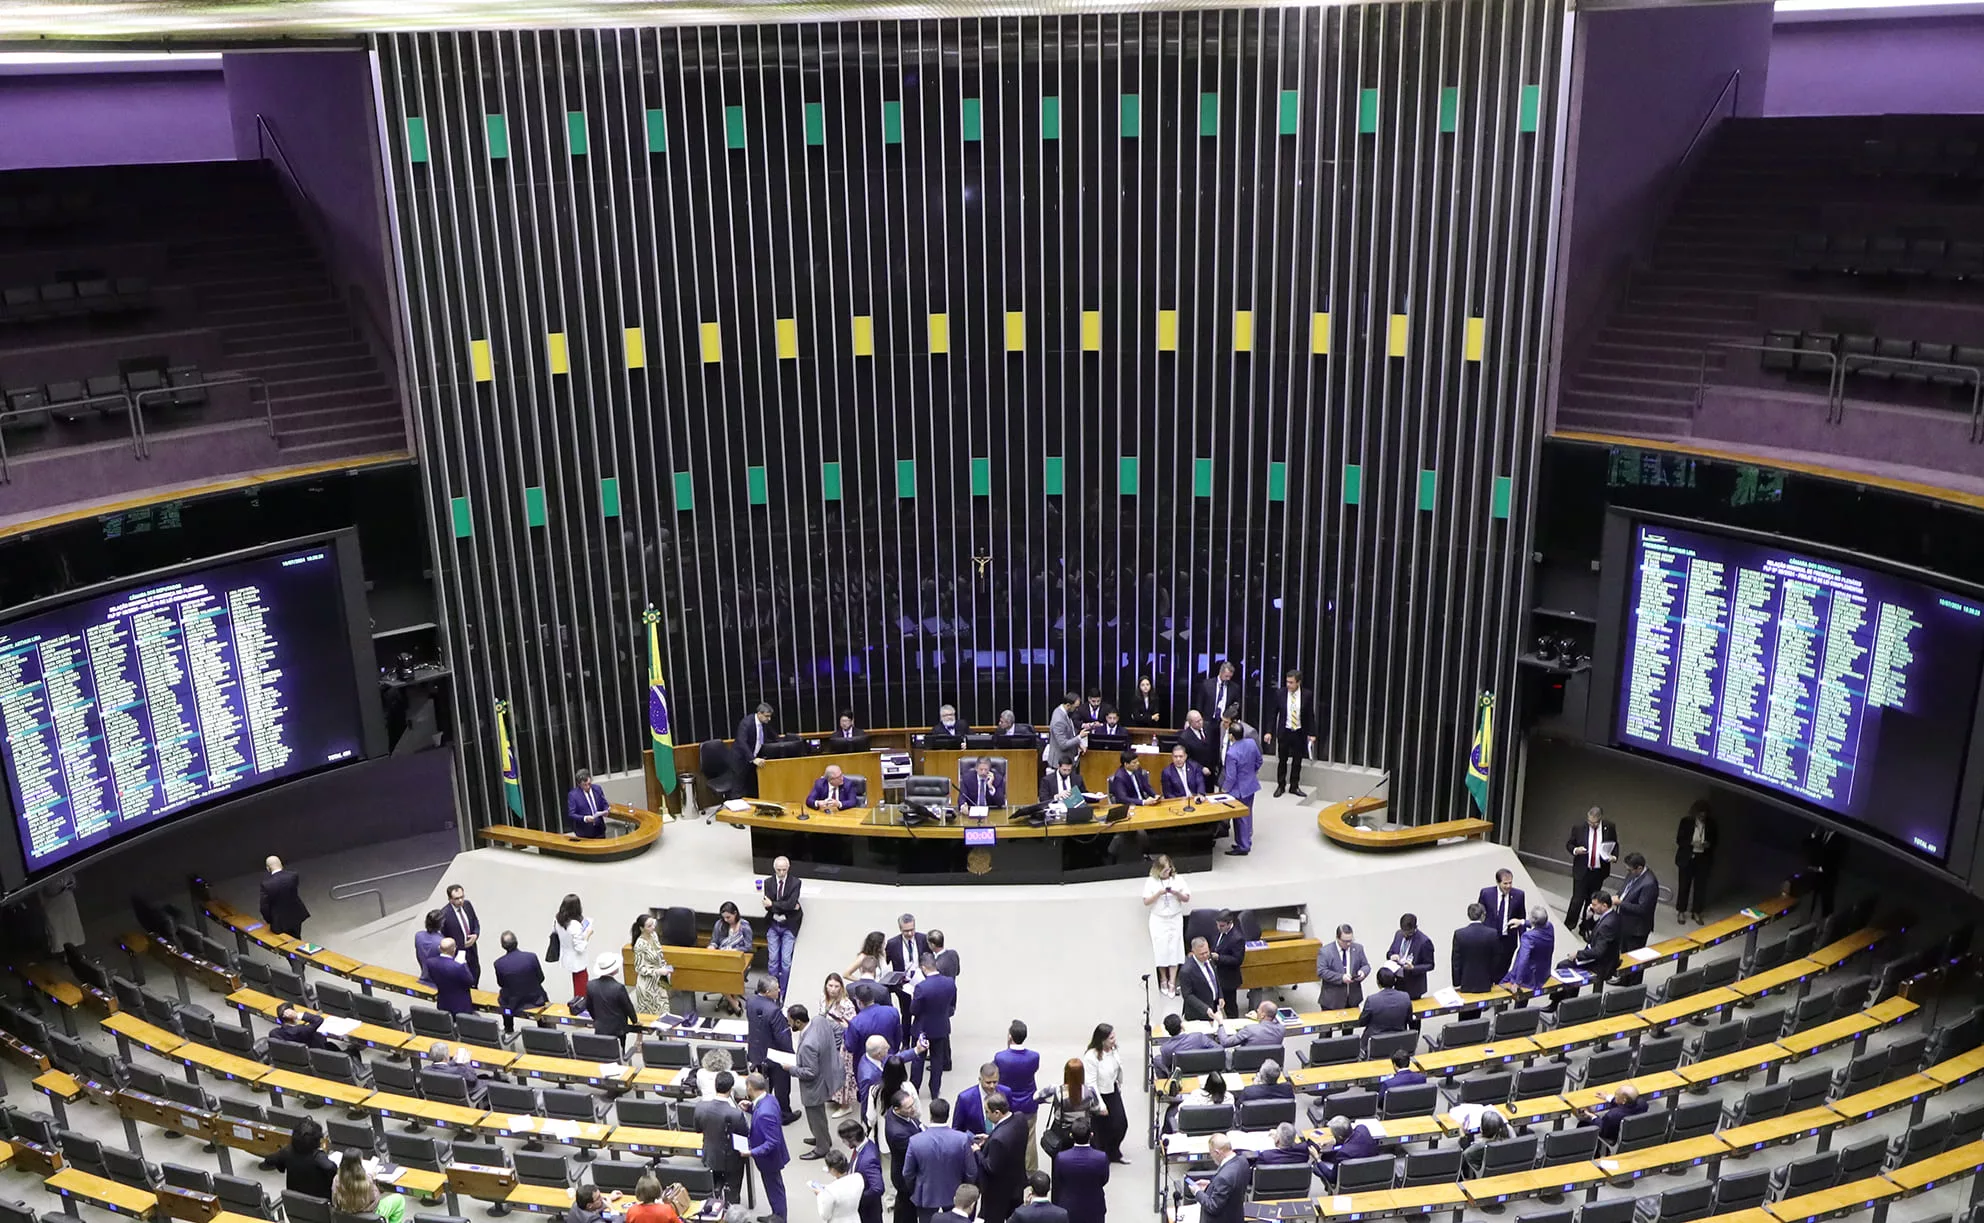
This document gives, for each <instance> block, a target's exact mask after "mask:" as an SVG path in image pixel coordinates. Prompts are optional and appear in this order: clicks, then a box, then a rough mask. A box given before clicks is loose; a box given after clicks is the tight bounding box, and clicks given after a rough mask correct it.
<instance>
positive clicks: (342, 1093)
mask: <svg viewBox="0 0 1984 1223" xmlns="http://www.w3.org/2000/svg"><path fill="white" fill-rule="evenodd" d="M261 1083H262V1086H264V1087H266V1088H268V1089H269V1094H270V1096H271V1097H273V1098H274V1100H275V1102H276V1105H277V1107H281V1105H282V1093H284V1092H289V1093H290V1094H292V1095H298V1096H302V1097H303V1098H304V1099H306V1100H322V1101H323V1102H325V1103H326V1104H342V1105H344V1106H346V1107H347V1108H357V1107H359V1106H360V1105H362V1104H364V1103H365V1101H366V1100H367V1099H368V1098H370V1097H371V1096H372V1095H373V1094H374V1093H373V1090H372V1088H370V1087H354V1086H352V1085H351V1084H349V1083H340V1082H337V1081H336V1080H334V1079H320V1078H318V1077H317V1076H315V1075H311V1074H299V1073H297V1072H296V1071H294V1070H271V1071H270V1072H269V1073H267V1074H265V1075H263V1076H262V1079H261Z"/></svg>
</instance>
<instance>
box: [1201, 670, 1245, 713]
mask: <svg viewBox="0 0 1984 1223" xmlns="http://www.w3.org/2000/svg"><path fill="white" fill-rule="evenodd" d="M1239 699H1240V682H1239V681H1238V680H1237V679H1235V678H1234V672H1233V664H1232V663H1231V662H1222V663H1220V664H1219V668H1218V670H1216V671H1213V672H1212V673H1210V674H1208V675H1203V676H1201V677H1199V684H1198V687H1197V688H1195V689H1194V690H1193V692H1192V705H1193V707H1194V708H1197V709H1202V710H1205V711H1206V712H1208V713H1210V714H1211V715H1212V716H1213V717H1215V718H1217V717H1221V716H1223V715H1224V714H1225V712H1226V707H1227V706H1228V705H1231V704H1233V703H1234V702H1236V701H1238V700H1239Z"/></svg>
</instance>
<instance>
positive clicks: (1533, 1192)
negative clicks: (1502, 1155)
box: [1461, 1159, 1612, 1206]
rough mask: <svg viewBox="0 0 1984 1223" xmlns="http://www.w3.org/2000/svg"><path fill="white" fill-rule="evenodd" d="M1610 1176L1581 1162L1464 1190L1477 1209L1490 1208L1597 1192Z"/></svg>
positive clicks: (1487, 1180) (1482, 1181)
mask: <svg viewBox="0 0 1984 1223" xmlns="http://www.w3.org/2000/svg"><path fill="white" fill-rule="evenodd" d="M1611 1175H1612V1174H1611V1173H1609V1172H1606V1171H1604V1170H1603V1169H1601V1168H1600V1167H1599V1166H1598V1165H1597V1164H1595V1163H1593V1162H1592V1161H1591V1160H1588V1159H1581V1160H1579V1161H1577V1162H1576V1163H1568V1164H1557V1165H1556V1166H1554V1167H1549V1168H1532V1169H1531V1170H1529V1171H1527V1172H1510V1173H1506V1174H1504V1175H1502V1176H1484V1177H1481V1178H1479V1179H1478V1180H1470V1181H1462V1182H1461V1188H1462V1189H1465V1190H1466V1191H1467V1196H1468V1200H1469V1201H1471V1202H1473V1203H1474V1204H1475V1205H1476V1206H1491V1205H1494V1204H1495V1203H1497V1202H1508V1201H1513V1200H1514V1199H1516V1198H1533V1197H1536V1196H1537V1195H1539V1194H1544V1193H1573V1192H1575V1191H1577V1190H1580V1189H1592V1188H1596V1187H1597V1186H1599V1185H1602V1184H1604V1183H1605V1182H1606V1181H1607V1180H1609V1179H1610V1178H1611Z"/></svg>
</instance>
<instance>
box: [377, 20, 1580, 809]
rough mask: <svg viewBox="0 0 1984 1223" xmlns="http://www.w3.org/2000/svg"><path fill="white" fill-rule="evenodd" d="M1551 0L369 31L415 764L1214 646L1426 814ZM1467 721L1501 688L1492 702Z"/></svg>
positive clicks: (1471, 680)
mask: <svg viewBox="0 0 1984 1223" xmlns="http://www.w3.org/2000/svg"><path fill="white" fill-rule="evenodd" d="M1561 20H1562V8H1561V3H1560V0H1514V2H1513V3H1499V2H1495V3H1491V2H1488V0H1428V2H1424V3H1418V2H1414V3H1393V4H1363V5H1349V6H1339V7H1327V8H1292V7H1291V8H1265V9H1235V10H1204V11H1184V12H1178V11H1171V12H1155V11H1153V12H1137V13H1121V14H1085V15H1080V16H1046V17H985V18H964V19H946V20H918V21H849V22H840V23H813V24H784V25H771V24H767V25H746V26H724V27H716V28H661V29H613V30H570V29H566V30H546V31H499V32H475V33H454V34H448V33H443V34H404V35H387V36H381V37H379V38H378V39H377V41H376V48H377V50H378V52H379V56H380V62H381V73H382V77H383V96H384V98H385V105H386V108H387V112H388V113H387V114H386V116H385V126H386V129H387V131H388V132H389V134H390V140H389V146H390V147H389V155H388V160H389V168H390V172H391V178H392V183H393V192H394V204H395V207H396V209H397V221H398V232H399V234H400V240H401V243H402V248H403V249H402V254H403V265H404V268H405V275H406V285H407V295H408V310H407V314H408V318H409V326H410V335H409V336H408V342H409V344H410V346H411V347H410V351H411V352H412V353H413V354H414V364H415V367H416V379H417V383H418V387H417V398H418V416H419V422H420V432H421V443H422V450H423V458H424V462H425V467H426V472H427V479H428V482H429V492H430V497H431V501H430V505H431V509H432V513H433V514H434V516H435V518H436V522H437V530H438V536H439V538H440V539H441V540H442V544H441V553H442V566H443V573H442V575H441V582H442V586H443V593H444V600H445V603H446V607H447V618H448V629H449V631H450V633H451V636H452V639H453V642H454V653H455V659H456V670H457V682H456V693H457V699H458V701H459V702H460V710H459V723H458V724H459V725H460V726H461V728H462V732H463V745H462V746H463V750H462V752H461V755H460V761H461V768H462V771H463V776H462V779H461V780H462V782H463V785H464V793H465V794H467V795H468V796H469V803H470V807H471V809H472V810H473V811H474V812H475V813H476V818H478V819H479V820H484V821H489V820H499V821H500V820H502V819H505V818H507V816H506V815H505V814H504V813H503V812H502V801H501V796H500V793H499V790H498V786H497V780H498V770H499V765H498V763H497V757H496V735H495V727H494V721H493V715H492V709H493V705H494V702H495V701H496V700H497V699H499V698H501V699H506V700H508V701H509V702H510V706H511V709H512V719H513V733H514V737H515V742H516V749H517V755H518V765H519V768H520V771H521V773H522V776H523V780H524V785H525V788H526V792H527V793H528V794H529V795H530V796H531V811H532V813H533V814H532V816H531V819H532V821H533V822H535V823H539V824H549V825H555V824H556V822H557V819H558V814H559V810H560V805H559V804H560V796H561V795H562V793H563V790H564V787H565V786H566V784H567V781H568V774H569V773H570V771H571V770H572V769H573V768H574V767H575V766H577V765H580V764H584V765H587V766H590V767H591V768H593V769H594V770H595V771H600V770H611V769H631V768H635V767H638V764H639V760H640V752H641V749H642V748H643V746H645V743H646V725H645V720H646V702H645V691H646V683H647V677H646V659H645V643H644V637H643V630H642V628H641V613H642V610H643V608H645V607H646V606H647V605H648V604H649V603H653V604H654V605H655V606H657V607H658V608H660V609H661V610H662V611H663V612H664V613H665V617H666V620H665V624H666V630H667V631H666V633H665V636H664V641H663V653H664V662H665V666H666V678H667V680H668V684H669V689H670V692H671V695H672V698H673V706H674V712H675V723H676V739H677V742H692V741H694V740H695V739H698V738H705V737H717V738H723V737H727V736H728V735H729V734H730V731H731V728H732V727H733V726H734V725H735V724H736V722H737V720H738V719H739V718H740V717H741V716H742V715H743V714H744V712H745V711H747V710H748V709H749V708H750V707H751V706H752V705H753V704H754V703H755V702H756V701H757V700H759V699H761V698H762V699H765V700H769V701H771V702H772V703H773V704H774V705H775V706H777V707H778V710H779V716H780V721H781V723H782V724H784V725H785V726H787V727H790V728H795V729H797V728H811V727H824V726H827V725H830V724H831V722H832V720H833V717H834V714H835V713H836V712H837V711H839V710H841V709H852V710H853V711H854V712H855V714H856V716H857V717H858V718H859V719H860V720H861V721H862V722H863V723H865V724H868V725H877V726H881V725H914V724H921V725H927V724H929V722H930V721H931V720H932V719H933V717H934V715H935V713H936V710H937V707H938V705H939V704H940V703H944V702H952V703H955V704H957V705H958V706H959V708H960V709H961V710H962V711H963V712H964V714H965V716H966V717H967V718H969V719H971V720H973V721H978V722H989V721H991V720H992V719H993V718H994V717H995V716H996V715H997V712H998V711H999V710H1000V709H1002V708H1008V707H1010V708H1013V709H1016V710H1018V711H1019V713H1020V715H1021V716H1022V717H1023V718H1027V719H1030V720H1033V721H1036V722H1044V721H1045V720H1046V718H1047V716H1048V713H1049V711H1050V709H1051V706H1052V703H1053V702H1054V700H1055V698H1056V697H1057V695H1058V694H1059V693H1060V692H1062V691H1063V690H1065V689H1067V688H1069V687H1077V686H1079V687H1084V688H1085V687H1087V686H1088V685H1090V684H1099V685H1100V686H1101V687H1102V688H1103V689H1104V691H1105V692H1106V693H1108V694H1109V695H1110V696H1111V698H1112V699H1113V698H1114V697H1115V696H1116V695H1117V694H1118V693H1121V692H1127V691H1129V690H1131V689H1132V688H1133V686H1134V683H1135V679H1136V677H1137V676H1138V675H1139V674H1150V675H1152V676H1153V677H1154V679H1155V680H1156V683H1157V687H1158V690H1159V691H1160V692H1161V693H1162V694H1163V695H1164V696H1165V699H1166V702H1167V704H1168V705H1169V706H1170V708H1171V709H1172V710H1173V720H1174V721H1176V720H1179V719H1181V718H1182V716H1183V711H1184V708H1185V705H1186V704H1187V702H1188V700H1189V694H1190V692H1191V691H1192V687H1193V684H1194V681H1195V679H1196V676H1197V675H1198V674H1199V673H1201V672H1203V671H1204V670H1205V668H1206V666H1207V665H1208V663H1209V662H1210V660H1212V659H1215V658H1218V657H1223V656H1230V657H1232V658H1234V659H1236V660H1238V661H1239V662H1240V664H1241V665H1242V667H1243V669H1244V670H1245V673H1246V675H1247V677H1248V682H1249V684H1250V685H1251V687H1250V688H1249V692H1250V698H1249V700H1248V702H1247V711H1246V712H1247V716H1248V717H1249V718H1250V720H1258V719H1259V718H1260V716H1261V709H1262V707H1263V702H1264V701H1265V696H1266V689H1267V688H1268V687H1271V686H1272V685H1273V684H1275V683H1276V682H1277V680H1278V678H1279V676H1280V673H1281V672H1282V670H1283V669H1284V668H1286V667H1300V668H1301V669H1303V670H1304V671H1305V672H1306V673H1307V674H1308V675H1309V676H1310V677H1311V681H1312V684H1313V685H1314V688H1315V690H1316V692H1317V693H1318V694H1319V695H1320V696H1321V697H1323V698H1325V699H1324V700H1323V702H1322V706H1323V707H1322V708H1321V709H1319V710H1316V711H1315V714H1316V716H1317V718H1318V720H1319V730H1320V732H1321V738H1320V741H1319V743H1318V748H1317V750H1318V754H1319V755H1321V756H1323V757H1325V758H1328V759H1333V760H1339V761H1344V762H1349V763H1355V764H1362V765H1369V766H1373V767H1378V768H1383V769H1387V770H1389V771H1390V772H1391V773H1392V783H1391V784H1392V797H1393V801H1394V806H1395V808H1396V810H1397V812H1398V815H1399V818H1402V819H1404V820H1406V821H1408V822H1420V821H1426V820H1432V819H1445V818H1451V817H1454V816H1456V815H1460V814H1464V813H1465V811H1466V808H1467V805H1468V801H1469V800H1468V798H1467V796H1466V792H1465V790H1464V788H1463V786H1462V771H1463V768H1464V764H1465V759H1466V754H1467V750H1468V745H1469V741H1470V738H1471V735H1472V730H1473V719H1474V710H1475V700H1476V696H1477V693H1479V692H1480V691H1482V690H1484V689H1487V690H1493V691H1495V692H1497V693H1502V694H1508V693H1510V692H1511V690H1512V687H1513V683H1514V660H1515V655H1516V653H1517V652H1518V650H1519V643H1517V642H1515V641H1513V640H1511V639H1510V636H1509V634H1510V632H1511V631H1512V629H1511V628H1510V626H1512V625H1515V624H1518V623H1520V619H1519V618H1517V617H1513V616H1510V615H1508V614H1507V613H1508V611H1509V609H1510V608H1511V607H1512V606H1513V603H1514V600H1515V599H1516V597H1517V594H1518V591H1519V588H1520V584H1521V578H1522V571H1523V564H1524V548H1525V541H1526V539H1527V537H1528V523H1527V521H1526V519H1525V516H1526V514H1527V513H1528V505H1529V501H1530V498H1529V496H1528V492H1529V486H1530V483H1531V480H1532V471H1533V466H1534V461H1535V452H1536V447H1537V439H1538V433H1539V407H1538V398H1539V393H1538V388H1539V386H1540V382H1541V369H1540V362H1541V360H1542V356H1543V338H1544V329H1543V318H1544V313H1545V309H1546V305H1545V303H1546V296H1547V294H1546V287H1547V286H1546V284H1545V280H1546V270H1547V258H1546V250H1547V237H1548V231H1549V224H1550V210H1551V198H1550V197H1551V191H1552V189H1553V181H1554V166H1553V164H1552V159H1553V156H1554V145H1553V133H1554V131H1555V129H1556V126H1557V110H1558V108H1559V106H1560V105H1561V102H1562V99H1561V97H1560V96H1559V94H1560V86H1559V79H1560V75H1561V74H1560V68H1561V65H1560V63H1559V55H1560V44H1559V30H1560V23H1561ZM1500 737H1502V738H1504V740H1505V741H1506V733H1505V734H1504V735H1503V736H1500Z"/></svg>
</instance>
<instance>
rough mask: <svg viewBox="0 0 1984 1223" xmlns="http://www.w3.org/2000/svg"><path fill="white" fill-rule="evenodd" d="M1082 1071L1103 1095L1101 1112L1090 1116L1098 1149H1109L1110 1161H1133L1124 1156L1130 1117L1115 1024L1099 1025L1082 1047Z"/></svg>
mask: <svg viewBox="0 0 1984 1223" xmlns="http://www.w3.org/2000/svg"><path fill="white" fill-rule="evenodd" d="M1082 1071H1083V1073H1084V1074H1085V1075H1086V1076H1087V1078H1088V1085H1089V1086H1090V1087H1091V1088H1093V1089H1094V1090H1095V1094H1096V1095H1098V1096H1100V1097H1101V1098H1102V1110H1101V1112H1100V1114H1099V1115H1097V1116H1094V1117H1091V1118H1090V1122H1091V1123H1092V1125H1093V1130H1092V1132H1093V1134H1094V1136H1095V1149H1096V1150H1098V1151H1102V1152H1104V1153H1106V1154H1107V1155H1108V1156H1109V1162H1110V1163H1113V1164H1126V1163H1129V1162H1130V1161H1129V1160H1127V1159H1124V1158H1123V1139H1124V1137H1125V1136H1127V1135H1128V1134H1129V1132H1130V1117H1129V1114H1128V1113H1126V1112H1124V1111H1123V1060H1122V1058H1121V1057H1120V1056H1119V1055H1118V1054H1117V1052H1116V1025H1115V1024H1113V1023H1099V1024H1096V1025H1095V1035H1093V1036H1091V1037H1089V1038H1088V1048H1086V1049H1083V1050H1082Z"/></svg>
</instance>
